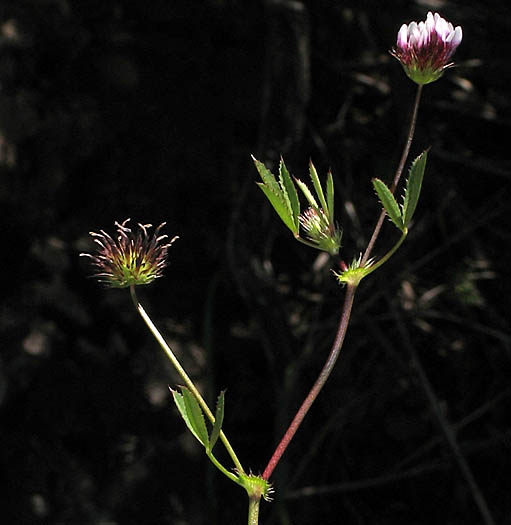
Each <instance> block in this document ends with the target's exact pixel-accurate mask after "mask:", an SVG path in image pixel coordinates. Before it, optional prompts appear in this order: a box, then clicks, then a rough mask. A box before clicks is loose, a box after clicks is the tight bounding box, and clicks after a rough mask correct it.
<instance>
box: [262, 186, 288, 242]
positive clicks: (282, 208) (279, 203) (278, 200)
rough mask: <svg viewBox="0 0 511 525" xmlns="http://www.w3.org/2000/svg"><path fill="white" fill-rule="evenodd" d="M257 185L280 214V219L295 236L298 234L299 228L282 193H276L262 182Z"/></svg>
mask: <svg viewBox="0 0 511 525" xmlns="http://www.w3.org/2000/svg"><path fill="white" fill-rule="evenodd" d="M256 184H257V185H258V186H259V187H260V188H261V189H262V190H263V193H264V194H265V195H266V198H267V199H268V200H269V201H270V204H271V205H272V206H273V209H274V210H275V211H276V212H277V213H278V215H279V217H280V218H281V219H282V222H283V223H284V224H285V225H286V226H287V227H288V228H289V229H290V230H291V231H292V232H293V234H295V235H296V234H297V233H298V227H297V226H295V223H294V221H293V217H292V216H291V214H290V213H289V209H288V208H287V206H286V204H285V202H284V201H283V198H282V196H281V194H280V193H278V194H276V193H274V192H273V191H272V190H271V189H270V188H269V187H268V186H266V185H264V184H263V183H262V182H256Z"/></svg>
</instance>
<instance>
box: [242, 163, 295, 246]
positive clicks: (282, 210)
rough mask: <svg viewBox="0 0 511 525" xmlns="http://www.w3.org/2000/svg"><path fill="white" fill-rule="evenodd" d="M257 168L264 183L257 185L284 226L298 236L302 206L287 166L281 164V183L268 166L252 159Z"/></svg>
mask: <svg viewBox="0 0 511 525" xmlns="http://www.w3.org/2000/svg"><path fill="white" fill-rule="evenodd" d="M252 159H253V160H254V163H255V166H256V168H257V171H258V172H259V175H260V176H261V179H262V180H263V182H258V183H257V185H258V186H259V187H260V188H261V190H262V191H263V193H264V194H265V195H266V198H267V199H268V200H269V201H270V203H271V205H272V206H273V208H274V209H275V211H276V212H277V214H278V215H279V217H280V218H281V219H282V221H283V222H284V224H285V225H286V226H287V227H288V228H289V229H290V230H291V231H292V232H293V234H294V235H295V236H296V235H298V230H299V222H298V215H299V214H300V208H299V207H300V204H299V202H298V195H297V193H296V188H294V185H293V182H292V181H291V177H290V176H289V173H288V172H287V169H286V167H285V165H283V162H281V165H280V176H279V182H277V180H276V179H275V175H273V173H272V172H271V171H270V170H269V169H267V168H266V166H265V165H264V164H263V163H262V162H259V161H258V160H257V159H256V158H254V157H252Z"/></svg>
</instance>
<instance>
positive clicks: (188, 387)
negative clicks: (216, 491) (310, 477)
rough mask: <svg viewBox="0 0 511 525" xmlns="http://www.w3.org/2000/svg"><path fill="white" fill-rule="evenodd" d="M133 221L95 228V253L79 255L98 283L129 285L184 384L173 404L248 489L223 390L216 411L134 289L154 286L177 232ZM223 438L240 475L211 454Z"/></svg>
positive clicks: (231, 476)
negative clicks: (226, 422) (227, 426)
mask: <svg viewBox="0 0 511 525" xmlns="http://www.w3.org/2000/svg"><path fill="white" fill-rule="evenodd" d="M128 221H129V219H126V220H125V221H124V222H122V223H121V224H119V223H118V222H116V223H115V225H116V227H117V237H116V238H115V239H114V238H113V237H112V236H110V235H109V234H108V233H106V232H105V231H104V230H100V233H95V232H91V233H90V235H91V236H92V237H93V239H94V242H95V243H96V245H97V246H98V248H97V251H96V253H93V254H89V253H81V254H80V255H81V256H84V257H88V258H89V259H90V260H91V261H92V265H93V266H94V268H95V269H96V273H95V274H94V275H93V277H96V278H97V279H98V281H99V282H101V283H103V284H105V285H107V286H109V287H113V288H129V289H130V295H131V299H132V301H133V305H134V306H135V308H136V310H137V312H138V313H139V315H140V317H141V318H142V319H143V321H144V322H145V324H146V326H147V328H148V329H149V331H150V332H151V334H152V335H153V337H154V338H155V339H156V341H157V342H158V344H159V345H160V347H161V348H162V349H163V351H164V352H165V353H166V354H167V357H168V358H169V360H170V361H171V363H172V365H173V366H174V368H175V369H176V371H177V372H178V374H179V375H180V377H181V379H182V380H183V382H184V386H181V392H178V391H173V390H171V392H172V395H173V398H174V402H175V404H176V406H177V408H178V410H179V412H180V414H181V416H182V417H183V419H184V421H185V423H186V425H187V426H188V428H189V429H190V431H191V432H192V434H193V435H194V436H195V437H196V438H197V439H198V440H199V441H200V442H201V443H202V444H203V445H204V447H205V449H206V455H207V456H208V458H209V459H210V460H211V462H212V463H213V464H214V465H215V466H216V467H217V468H218V469H219V470H220V471H221V472H222V473H223V474H224V475H225V476H226V477H228V478H229V479H230V480H231V481H234V482H235V483H237V484H238V485H241V486H243V487H245V484H244V482H243V479H242V478H241V476H242V475H244V474H245V471H244V470H243V467H242V465H241V463H240V461H239V460H238V458H237V456H236V453H235V452H234V449H233V448H232V446H231V444H230V443H229V441H228V439H227V437H226V436H225V434H224V432H223V430H222V422H223V410H224V394H223V392H222V393H221V394H220V396H219V398H218V402H217V407H216V413H215V415H214V414H213V412H212V411H211V410H210V409H209V407H208V405H207V403H206V402H205V400H204V399H203V397H202V396H201V394H200V392H199V391H198V389H197V388H196V386H195V385H194V383H193V381H192V380H191V379H190V377H189V376H188V374H187V373H186V371H185V369H184V368H183V367H182V365H181V363H180V362H179V361H178V359H177V357H176V356H175V354H174V352H173V351H172V349H171V348H170V346H169V345H168V344H167V342H166V341H165V339H164V338H163V336H162V335H161V333H160V331H159V330H158V328H157V327H156V325H155V324H154V323H153V322H152V320H151V318H150V317H149V315H148V314H147V312H146V311H145V309H144V307H143V306H142V305H141V304H140V302H139V300H138V298H137V295H136V292H135V288H136V286H138V285H146V284H150V283H152V282H153V281H155V280H156V279H158V278H160V277H161V276H162V274H163V269H164V268H165V267H166V266H167V252H168V249H169V248H170V246H171V245H172V243H173V242H174V241H175V240H176V239H177V238H178V237H177V236H176V237H174V238H173V239H171V240H170V241H167V239H168V236H167V235H160V232H161V230H162V228H163V227H164V226H165V223H162V224H160V226H158V227H157V228H156V229H155V230H154V232H153V234H152V235H151V234H150V233H149V229H150V228H151V225H150V224H138V230H137V231H135V232H134V231H132V229H130V228H128V227H127V226H126V224H127V223H128ZM204 415H205V416H206V417H207V418H208V419H209V421H210V422H211V426H212V429H211V432H209V431H208V429H207V426H206V423H205V420H204ZM218 439H220V441H222V443H223V445H224V447H225V448H226V450H227V452H228V454H229V455H230V456H231V459H232V461H233V463H234V467H235V470H236V474H235V473H233V472H231V471H229V470H228V469H226V468H225V467H224V466H223V465H222V464H220V462H219V461H218V460H217V459H216V457H215V456H214V455H213V452H212V450H213V447H214V445H215V443H216V442H217V440H218Z"/></svg>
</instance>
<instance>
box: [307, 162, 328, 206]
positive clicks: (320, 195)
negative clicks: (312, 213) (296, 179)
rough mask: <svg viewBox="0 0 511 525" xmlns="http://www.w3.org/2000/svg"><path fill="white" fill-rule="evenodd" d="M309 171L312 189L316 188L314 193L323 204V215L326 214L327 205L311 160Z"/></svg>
mask: <svg viewBox="0 0 511 525" xmlns="http://www.w3.org/2000/svg"><path fill="white" fill-rule="evenodd" d="M309 173H310V176H311V179H312V184H313V185H314V189H315V190H316V195H317V196H318V199H319V202H320V203H321V206H323V210H324V212H325V215H327V216H328V206H327V203H326V200H325V194H324V193H323V188H322V187H321V182H319V177H318V172H317V171H316V168H315V167H314V164H312V161H309Z"/></svg>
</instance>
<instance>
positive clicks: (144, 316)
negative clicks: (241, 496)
mask: <svg viewBox="0 0 511 525" xmlns="http://www.w3.org/2000/svg"><path fill="white" fill-rule="evenodd" d="M130 294H131V299H132V301H133V304H134V305H135V308H136V309H137V311H138V313H139V314H140V317H142V319H143V320H144V322H145V324H146V325H147V327H148V328H149V331H150V332H151V333H152V334H153V336H154V338H155V339H156V340H157V341H158V343H159V345H160V346H161V348H162V349H163V350H164V352H165V353H166V354H167V357H168V358H169V359H170V362H171V363H172V365H173V366H174V368H175V369H176V370H177V372H178V374H179V375H180V376H181V379H182V380H183V381H184V383H185V386H186V387H187V388H188V390H190V392H192V394H193V395H194V397H195V399H197V401H198V403H199V405H200V406H201V408H202V410H203V411H204V413H205V414H206V416H207V417H208V419H209V420H210V421H211V422H212V423H214V422H215V416H214V415H213V413H212V412H211V410H210V409H209V407H208V405H207V403H206V401H204V399H203V397H202V395H201V394H200V392H199V391H198V390H197V388H196V387H195V385H194V384H193V381H192V380H191V379H190V378H189V377H188V374H187V373H186V371H185V369H184V368H183V367H182V366H181V363H180V362H179V361H178V359H177V357H176V356H175V355H174V352H173V351H172V349H171V348H170V346H169V345H168V344H167V342H166V341H165V339H164V338H163V336H162V335H161V333H160V332H159V330H158V328H156V326H155V324H154V323H153V322H152V320H151V318H150V317H149V315H148V314H147V312H146V311H145V310H144V307H143V306H142V305H141V304H140V303H139V301H138V298H137V294H136V292H135V286H133V285H132V286H130ZM220 440H221V441H222V443H223V444H224V446H225V448H226V450H227V452H228V453H229V456H231V459H232V461H233V463H234V465H235V466H236V469H237V471H238V472H239V473H240V474H244V472H245V471H244V470H243V467H242V466H241V463H240V461H239V459H238V457H237V456H236V453H235V452H234V449H233V448H232V446H231V444H230V443H229V440H228V439H227V437H226V436H225V434H224V432H223V430H221V431H220ZM234 477H235V476H234ZM236 480H237V478H236ZM233 481H235V480H233Z"/></svg>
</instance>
